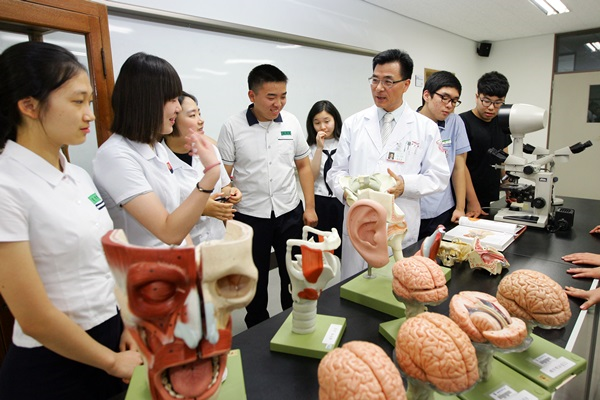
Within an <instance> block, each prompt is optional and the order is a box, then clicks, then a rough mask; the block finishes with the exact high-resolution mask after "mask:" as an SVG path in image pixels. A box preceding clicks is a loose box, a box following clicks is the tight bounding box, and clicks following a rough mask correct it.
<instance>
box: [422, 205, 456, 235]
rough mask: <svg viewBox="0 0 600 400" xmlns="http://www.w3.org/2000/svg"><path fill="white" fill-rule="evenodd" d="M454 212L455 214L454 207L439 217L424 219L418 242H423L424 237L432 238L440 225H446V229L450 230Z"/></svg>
mask: <svg viewBox="0 0 600 400" xmlns="http://www.w3.org/2000/svg"><path fill="white" fill-rule="evenodd" d="M453 212H454V207H452V208H451V209H449V210H446V211H444V212H443V213H441V214H440V215H438V216H437V217H434V218H427V219H422V220H421V226H420V227H419V238H418V240H421V239H423V238H424V237H427V236H430V235H431V234H432V233H433V232H435V230H436V229H437V227H438V225H444V226H445V227H446V228H449V226H450V223H451V221H452V213H453Z"/></svg>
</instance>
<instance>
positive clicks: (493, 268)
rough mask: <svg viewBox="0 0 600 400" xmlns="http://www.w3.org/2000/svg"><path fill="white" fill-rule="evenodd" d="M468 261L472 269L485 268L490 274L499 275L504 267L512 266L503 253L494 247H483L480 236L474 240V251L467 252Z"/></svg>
mask: <svg viewBox="0 0 600 400" xmlns="http://www.w3.org/2000/svg"><path fill="white" fill-rule="evenodd" d="M467 261H469V266H470V267H471V269H484V270H486V271H488V272H489V273H490V275H498V274H499V273H500V272H502V268H508V267H510V264H509V263H508V260H507V259H506V257H504V255H503V254H502V253H500V252H499V251H498V250H496V249H494V248H493V247H483V246H482V245H481V242H480V241H479V238H475V240H474V241H473V251H471V252H470V253H469V254H467Z"/></svg>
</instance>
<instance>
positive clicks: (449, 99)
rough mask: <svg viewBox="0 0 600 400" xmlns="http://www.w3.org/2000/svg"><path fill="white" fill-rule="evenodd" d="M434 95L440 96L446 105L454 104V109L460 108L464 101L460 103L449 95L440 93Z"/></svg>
mask: <svg viewBox="0 0 600 400" xmlns="http://www.w3.org/2000/svg"><path fill="white" fill-rule="evenodd" d="M434 94H437V95H438V96H440V99H441V100H442V103H444V104H449V103H452V105H453V106H454V107H458V106H460V104H461V103H462V101H460V100H458V99H453V98H452V97H450V96H448V95H447V94H439V93H438V92H435V93H434Z"/></svg>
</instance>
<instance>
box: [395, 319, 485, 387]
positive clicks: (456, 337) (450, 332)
mask: <svg viewBox="0 0 600 400" xmlns="http://www.w3.org/2000/svg"><path fill="white" fill-rule="evenodd" d="M396 358H397V360H398V365H400V368H401V369H402V371H404V373H405V374H406V375H408V376H410V377H412V378H414V379H417V380H419V381H423V382H429V383H431V384H432V385H433V386H435V387H436V388H437V389H438V390H440V391H442V392H445V393H460V392H463V391H465V390H467V389H469V388H470V387H471V386H473V385H474V384H475V383H476V382H477V380H478V379H479V371H478V367H477V356H476V354H475V348H474V347H473V345H472V344H471V340H470V339H469V337H468V336H467V334H466V333H465V332H463V331H462V330H461V329H460V328H459V327H458V325H456V323H454V321H452V320H451V319H450V318H448V317H446V316H445V315H441V314H436V313H431V312H425V313H422V314H419V315H417V316H416V317H414V318H409V319H407V320H406V321H405V322H404V323H403V324H402V326H401V327H400V330H399V331H398V336H397V338H396Z"/></svg>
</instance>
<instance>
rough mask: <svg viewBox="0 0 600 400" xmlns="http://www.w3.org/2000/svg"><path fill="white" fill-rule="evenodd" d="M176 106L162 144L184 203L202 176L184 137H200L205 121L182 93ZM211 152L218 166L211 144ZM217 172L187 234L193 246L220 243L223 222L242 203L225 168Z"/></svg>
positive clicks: (195, 103) (190, 98) (194, 101)
mask: <svg viewBox="0 0 600 400" xmlns="http://www.w3.org/2000/svg"><path fill="white" fill-rule="evenodd" d="M179 104H181V112H179V114H177V119H176V121H175V125H173V133H171V134H170V135H166V136H165V138H164V144H165V145H167V147H168V148H169V150H168V153H169V160H170V161H171V164H172V166H173V170H174V174H175V175H176V176H177V178H179V184H180V187H181V188H182V190H181V195H182V200H185V197H187V194H188V193H187V192H188V191H189V190H190V189H192V188H193V187H194V185H196V182H198V179H201V178H202V177H203V176H204V174H203V172H202V170H203V168H204V167H203V166H202V164H200V161H199V160H198V159H197V158H196V157H192V156H191V155H190V154H189V152H188V151H187V149H186V148H185V144H186V140H185V136H186V135H187V133H188V132H189V130H190V129H191V130H192V131H194V132H198V133H199V134H201V135H203V134H204V120H203V119H202V117H201V115H200V108H198V100H197V99H196V97H194V96H193V95H191V94H189V93H186V92H183V93H182V94H181V96H179ZM205 137H206V136H205ZM213 149H214V151H215V154H216V155H217V159H218V160H219V162H220V161H221V155H220V154H219V150H218V149H217V146H215V145H214V144H213ZM219 169H220V172H221V176H220V178H219V180H218V181H217V183H216V185H215V190H213V192H212V194H211V196H210V198H209V200H208V202H207V203H206V207H205V208H204V212H203V213H202V217H200V220H199V221H198V223H197V224H196V225H195V226H194V228H193V229H192V232H191V233H190V235H191V236H192V241H193V242H194V244H195V245H197V244H200V243H202V242H206V241H208V240H219V239H223V237H225V221H228V220H230V219H233V213H234V212H235V209H234V208H233V206H234V204H237V203H239V202H240V200H242V192H240V190H239V189H238V188H236V187H233V186H232V185H231V178H230V177H229V175H228V174H227V171H226V170H225V167H224V166H223V165H220V166H219Z"/></svg>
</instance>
